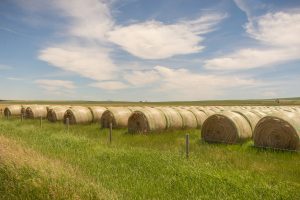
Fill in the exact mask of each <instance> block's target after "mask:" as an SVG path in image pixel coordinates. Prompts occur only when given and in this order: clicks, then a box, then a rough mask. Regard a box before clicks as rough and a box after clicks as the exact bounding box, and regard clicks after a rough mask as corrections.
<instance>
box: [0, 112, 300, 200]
mask: <svg viewBox="0 0 300 200" xmlns="http://www.w3.org/2000/svg"><path fill="white" fill-rule="evenodd" d="M186 132H188V133H190V137H191V145H190V149H191V153H190V158H189V159H188V160H187V159H186V158H185V151H184V149H185V146H184V144H185V140H184V137H185V133H186ZM108 133H109V132H108V130H107V129H100V128H99V125H98V124H93V125H76V126H72V127H71V128H70V130H69V132H67V130H66V127H65V126H64V125H63V124H59V123H58V124H52V123H49V122H47V121H44V122H43V127H42V128H40V127H39V122H38V121H33V120H25V121H23V122H21V121H20V120H19V119H9V120H7V119H3V118H2V119H0V196H1V197H2V199H300V193H299V191H300V154H299V153H295V152H282V151H273V150H262V149H257V148H254V147H253V146H252V143H251V142H248V143H246V144H243V145H221V144H207V143H203V142H201V141H200V139H199V135H200V131H199V130H186V131H169V132H165V133H156V134H151V135H131V134H128V133H126V130H125V129H121V130H114V131H113V140H112V144H109V143H108Z"/></svg>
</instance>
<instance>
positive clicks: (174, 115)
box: [157, 107, 183, 129]
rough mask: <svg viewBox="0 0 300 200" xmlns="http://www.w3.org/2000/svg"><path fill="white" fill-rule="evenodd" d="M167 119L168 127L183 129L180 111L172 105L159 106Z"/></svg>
mask: <svg viewBox="0 0 300 200" xmlns="http://www.w3.org/2000/svg"><path fill="white" fill-rule="evenodd" d="M157 109H159V110H160V111H161V112H162V113H163V114H164V115H165V118H166V120H167V127H166V128H167V129H182V128H183V121H182V117H181V115H180V114H179V112H178V111H177V110H175V109H173V108H171V107H157Z"/></svg>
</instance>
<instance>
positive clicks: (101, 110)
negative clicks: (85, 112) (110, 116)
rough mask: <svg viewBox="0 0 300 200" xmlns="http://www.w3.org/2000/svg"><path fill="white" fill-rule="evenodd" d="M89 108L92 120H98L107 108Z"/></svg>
mask: <svg viewBox="0 0 300 200" xmlns="http://www.w3.org/2000/svg"><path fill="white" fill-rule="evenodd" d="M89 109H90V110H91V112H92V115H93V122H100V120H101V117H102V114H103V113H104V112H105V111H106V110H107V108H106V107H103V106H91V107H89Z"/></svg>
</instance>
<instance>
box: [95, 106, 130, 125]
mask: <svg viewBox="0 0 300 200" xmlns="http://www.w3.org/2000/svg"><path fill="white" fill-rule="evenodd" d="M131 113H132V111H131V110H130V109H129V108H127V107H109V108H108V109H107V110H106V111H104V113H103V114H102V117H101V120H100V121H101V127H102V128H109V126H110V123H112V127H113V128H126V127H127V125H128V118H129V117H130V115H131Z"/></svg>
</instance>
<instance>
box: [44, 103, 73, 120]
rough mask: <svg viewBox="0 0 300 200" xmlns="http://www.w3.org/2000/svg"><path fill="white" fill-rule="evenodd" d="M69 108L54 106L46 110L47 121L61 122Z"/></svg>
mask: <svg viewBox="0 0 300 200" xmlns="http://www.w3.org/2000/svg"><path fill="white" fill-rule="evenodd" d="M69 108H70V107H69V106H56V107H52V108H50V109H49V110H48V113H47V119H48V120H49V121H50V122H57V121H63V119H64V115H65V112H66V111H67V110H68V109H69Z"/></svg>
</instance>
